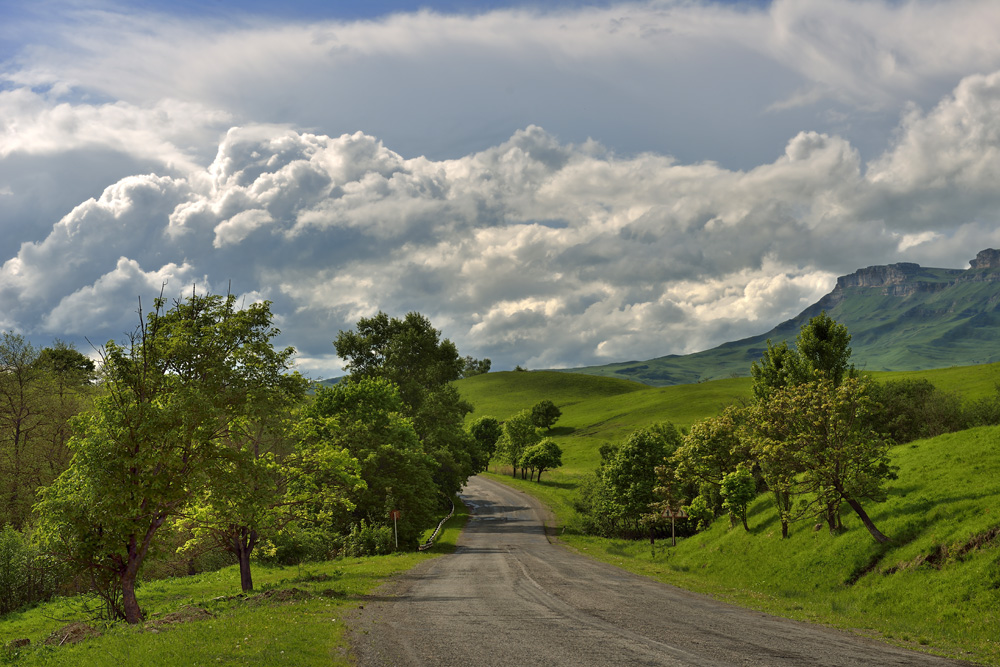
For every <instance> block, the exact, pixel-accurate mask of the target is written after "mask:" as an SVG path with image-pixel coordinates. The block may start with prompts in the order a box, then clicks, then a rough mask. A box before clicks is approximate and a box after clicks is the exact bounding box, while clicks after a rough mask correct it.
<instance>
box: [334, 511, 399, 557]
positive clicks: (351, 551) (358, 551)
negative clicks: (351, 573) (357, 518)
mask: <svg viewBox="0 0 1000 667" xmlns="http://www.w3.org/2000/svg"><path fill="white" fill-rule="evenodd" d="M394 543H395V542H394V538H393V532H392V526H386V525H379V524H371V523H367V522H366V521H365V520H364V519H362V520H361V523H360V524H354V525H353V526H351V532H350V533H349V534H348V535H346V536H345V537H344V555H345V556H351V557H357V556H382V555H385V554H388V553H392V549H393V544H394Z"/></svg>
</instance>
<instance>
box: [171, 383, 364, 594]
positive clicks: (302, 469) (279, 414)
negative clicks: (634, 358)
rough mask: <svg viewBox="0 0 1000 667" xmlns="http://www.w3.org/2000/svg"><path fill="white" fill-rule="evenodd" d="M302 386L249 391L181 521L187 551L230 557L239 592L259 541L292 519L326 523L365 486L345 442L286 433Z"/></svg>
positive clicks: (249, 581)
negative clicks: (201, 547)
mask: <svg viewBox="0 0 1000 667" xmlns="http://www.w3.org/2000/svg"><path fill="white" fill-rule="evenodd" d="M305 387H306V382H305V380H304V379H303V378H302V377H301V376H299V375H298V374H297V373H295V374H284V375H281V376H278V377H275V378H272V379H271V381H269V382H266V383H262V384H261V385H260V386H259V387H257V388H256V389H255V390H254V391H253V395H252V397H251V398H250V400H249V401H248V407H249V408H250V409H249V410H248V412H247V413H246V414H245V415H244V418H243V419H241V420H237V421H234V423H233V424H232V427H231V428H230V429H229V433H228V435H227V437H226V438H225V439H224V441H223V444H222V447H221V448H220V455H219V457H218V458H216V459H215V460H213V461H210V462H209V463H208V465H209V475H208V483H207V484H206V485H205V488H204V489H203V491H202V492H201V493H198V494H196V496H195V499H194V502H192V503H191V505H190V507H189V508H188V509H186V510H185V511H184V513H183V518H182V520H181V522H180V523H181V524H182V525H183V526H185V527H187V528H189V529H190V530H191V532H192V533H193V535H194V538H193V539H191V540H189V542H188V543H187V544H186V545H185V546H187V547H194V546H196V545H198V544H200V543H203V542H206V541H207V542H209V543H212V544H214V545H215V546H218V547H221V548H222V549H224V550H226V551H228V552H230V553H231V554H233V556H234V557H235V558H236V560H237V562H238V563H239V566H240V585H241V587H242V589H243V592H249V591H252V590H253V576H252V574H251V569H250V558H251V555H252V554H253V551H254V549H255V548H256V546H257V545H258V544H259V543H260V541H261V540H262V539H267V538H273V537H274V536H275V534H276V533H277V532H278V531H280V530H282V529H283V528H285V527H286V526H287V525H288V524H289V523H291V522H293V521H298V522H299V523H317V522H324V521H326V520H328V519H329V518H330V516H331V515H332V514H333V513H335V512H337V511H338V510H340V509H341V508H345V509H347V510H349V509H352V508H353V505H352V503H351V501H350V500H349V496H350V495H351V494H352V493H353V492H355V491H356V490H358V489H359V488H360V487H363V482H361V480H360V478H359V476H358V473H357V461H356V460H355V459H354V458H353V457H352V456H351V454H350V453H349V452H348V451H347V450H346V449H345V448H344V447H343V446H342V445H339V444H337V443H333V442H330V441H323V440H320V441H312V440H309V439H302V440H296V439H295V438H294V435H293V433H291V429H292V424H293V421H292V417H293V415H292V412H293V409H294V408H295V407H296V406H297V405H298V403H299V401H300V400H301V398H302V397H303V395H304V393H305Z"/></svg>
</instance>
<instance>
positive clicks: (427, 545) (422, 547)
mask: <svg viewBox="0 0 1000 667" xmlns="http://www.w3.org/2000/svg"><path fill="white" fill-rule="evenodd" d="M453 516H455V501H454V500H452V501H451V511H450V512H448V516H446V517H445V518H443V519H441V521H440V522H438V526H437V528H435V529H434V533H433V534H432V535H431V536H430V537H429V538H428V539H427V541H426V542H424V543H423V544H421V545H420V546H419V547H417V549H418V550H419V551H426V550H427V549H430V548H431V547H432V546H434V540H436V539H437V536H438V533H440V532H441V529H442V528H443V527H444V524H445V522H446V521H447V520H448V519H450V518H451V517H453Z"/></svg>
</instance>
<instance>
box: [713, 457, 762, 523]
mask: <svg viewBox="0 0 1000 667" xmlns="http://www.w3.org/2000/svg"><path fill="white" fill-rule="evenodd" d="M719 495H721V496H722V509H724V510H726V511H727V512H728V513H729V527H730V528H732V527H733V526H735V525H736V520H737V519H739V520H740V522H741V523H742V524H743V529H744V530H746V531H747V532H749V531H750V526H748V525H747V505H748V504H750V502H751V501H752V500H753V499H754V498H755V497H756V496H757V480H755V479H754V477H753V473H751V472H750V467H749V464H744V465H740V466H738V467H737V468H736V470H734V471H733V472H731V473H727V474H726V475H725V476H724V477H723V478H722V487H721V488H720V489H719Z"/></svg>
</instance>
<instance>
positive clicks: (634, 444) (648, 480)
mask: <svg viewBox="0 0 1000 667" xmlns="http://www.w3.org/2000/svg"><path fill="white" fill-rule="evenodd" d="M679 437H680V434H679V433H678V432H677V430H676V429H675V428H674V427H673V425H671V424H667V425H658V426H656V427H652V428H645V429H639V430H637V431H633V432H632V433H630V434H629V436H628V437H627V438H625V440H624V441H622V442H621V444H620V445H619V446H618V447H617V448H615V449H614V450H613V452H612V453H611V454H610V456H609V457H608V459H607V461H606V462H605V463H604V464H603V465H602V467H601V469H600V472H599V474H600V477H601V480H602V481H603V483H604V485H605V487H606V496H605V501H606V503H607V504H606V506H605V507H604V508H603V511H604V512H605V513H606V514H607V515H609V517H613V520H614V522H615V523H617V524H618V525H620V526H621V527H622V530H623V532H624V533H625V534H626V535H636V534H638V532H639V529H640V526H641V524H642V521H643V517H644V515H646V514H647V513H648V512H649V510H650V508H651V506H653V505H654V503H656V501H657V497H656V495H655V493H654V490H655V489H656V488H657V486H658V483H657V477H656V467H657V466H658V465H661V464H662V463H663V459H664V457H665V455H666V452H667V451H668V450H669V449H672V448H673V447H675V446H676V442H677V439H678V438H679ZM650 530H652V528H650Z"/></svg>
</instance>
